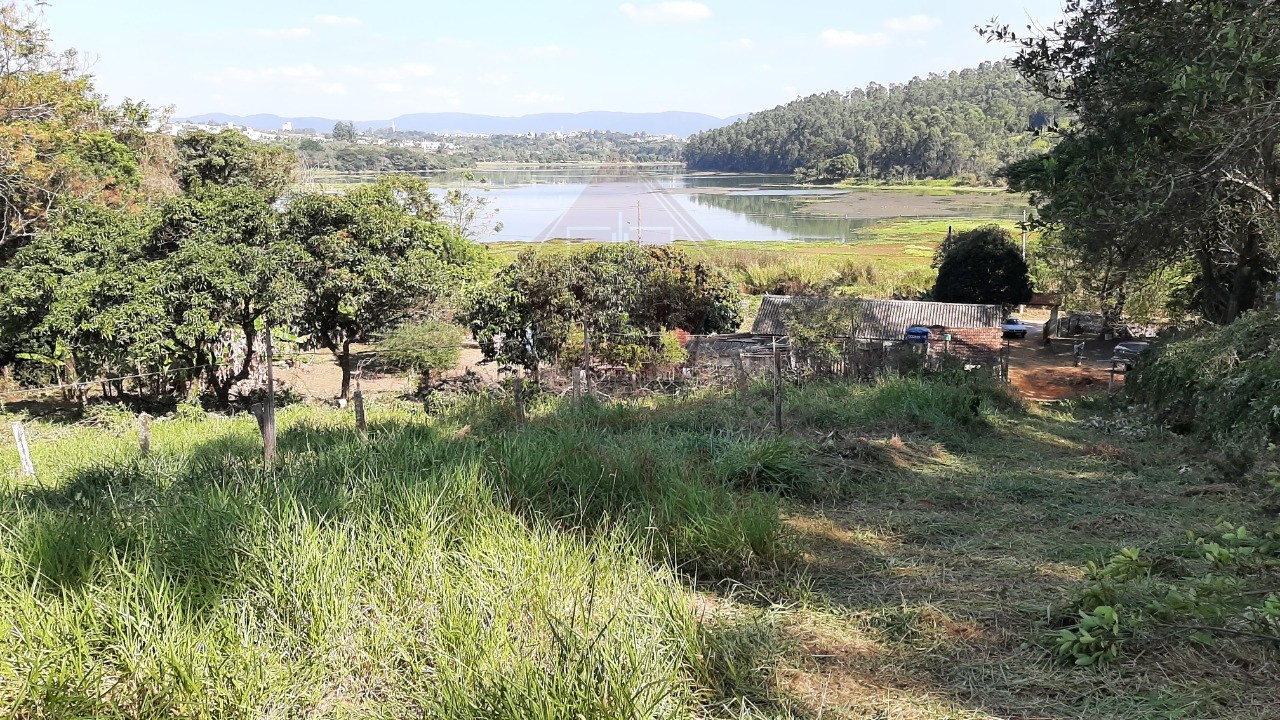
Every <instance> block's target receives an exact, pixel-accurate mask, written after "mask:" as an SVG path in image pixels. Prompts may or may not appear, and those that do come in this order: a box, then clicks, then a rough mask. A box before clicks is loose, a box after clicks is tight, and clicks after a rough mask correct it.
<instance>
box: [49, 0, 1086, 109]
mask: <svg viewBox="0 0 1280 720" xmlns="http://www.w3.org/2000/svg"><path fill="white" fill-rule="evenodd" d="M1060 7H1061V3H1060V0H963V1H957V0H916V1H914V2H913V1H911V0H900V1H898V2H868V1H866V0H791V1H790V2H778V0H671V1H666V2H646V1H645V0H635V1H634V2H617V1H616V0H451V1H449V2H439V1H435V0H417V1H414V0H369V1H367V2H352V1H351V0H344V1H342V2H330V1H329V0H315V1H312V2H293V1H290V0H274V1H271V0H216V1H213V0H203V1H200V2H189V1H184V0H178V1H175V0H52V2H51V4H50V5H49V6H48V7H47V8H46V9H45V11H44V12H45V18H46V22H47V24H48V26H49V28H50V30H51V32H52V34H53V39H54V43H55V44H56V45H57V46H58V47H59V48H60V49H66V48H75V49H76V50H78V51H79V52H80V53H82V55H83V60H84V62H85V64H86V66H87V68H88V71H89V72H90V73H91V74H92V75H94V77H95V79H96V86H97V88H98V90H99V91H100V92H103V93H105V94H106V95H108V96H109V97H110V98H111V99H112V100H113V101H119V100H122V99H123V98H125V97H129V98H132V99H135V100H139V99H140V100H145V101H147V102H149V103H150V104H152V105H155V106H172V107H173V108H174V110H175V114H176V115H177V116H184V115H194V114H199V113H206V112H226V113H231V114H234V115H247V114H252V113H274V114H277V115H284V116H319V117H327V118H332V119H350V120H380V119H389V118H392V117H396V116H398V115H403V114H408V113H418V112H472V113H482V114H489V115H506V116H516V115H525V114H529V113H537V112H582V111H588V110H615V111H626V112H658V111H664V110H685V111H694V112H704V113H708V114H711V115H715V116H717V117H727V116H730V115H736V114H739V113H745V112H753V111H757V110H762V109H765V108H770V107H774V106H776V105H780V104H782V103H786V102H789V101H791V100H794V99H795V98H797V97H802V96H805V95H810V94H813V93H817V92H824V91H827V90H848V89H850V88H853V87H860V86H864V85H866V84H867V83H869V82H879V83H882V84H889V83H894V82H905V81H907V80H910V79H911V78H912V77H914V76H917V75H927V74H928V73H930V72H945V71H948V70H959V69H962V68H965V67H971V66H973V65H976V64H978V63H980V62H982V61H984V60H996V59H999V58H1002V57H1005V56H1006V55H1007V54H1008V52H1009V50H1008V48H1007V47H1005V46H1001V45H995V44H988V43H987V42H986V41H985V40H983V39H982V38H980V37H979V36H978V34H977V33H976V32H975V31H974V29H973V28H974V26H975V25H985V24H986V23H987V22H989V21H990V20H991V19H992V18H999V20H1000V21H1001V22H1003V23H1008V24H1010V25H1013V26H1015V27H1019V28H1021V27H1024V26H1026V25H1027V24H1028V23H1030V22H1036V23H1045V22H1051V21H1053V20H1056V19H1058V18H1059V17H1060V16H1061V12H1060Z"/></svg>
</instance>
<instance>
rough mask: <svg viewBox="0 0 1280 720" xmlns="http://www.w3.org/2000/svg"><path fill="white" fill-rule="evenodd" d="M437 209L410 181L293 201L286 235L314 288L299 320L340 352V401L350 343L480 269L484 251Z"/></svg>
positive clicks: (346, 380)
mask: <svg viewBox="0 0 1280 720" xmlns="http://www.w3.org/2000/svg"><path fill="white" fill-rule="evenodd" d="M437 213H438V206H437V205H436V203H435V201H434V200H433V199H432V198H431V196H430V193H429V192H428V190H427V187H426V184H425V183H423V182H422V181H420V180H414V179H412V178H407V177H391V178H385V179H382V180H380V181H379V182H377V183H374V184H372V185H366V186H362V187H358V188H355V189H353V190H351V191H349V192H347V193H346V194H344V195H326V194H319V193H316V194H310V195H304V196H302V197H299V198H296V199H294V200H293V201H292V202H291V203H290V205H289V209H288V211H287V213H286V220H285V223H286V225H287V231H286V232H287V233H288V235H289V237H290V238H291V239H292V240H293V241H294V242H296V243H298V245H299V247H300V251H301V253H302V257H301V260H300V263H299V266H298V268H297V273H298V276H299V279H300V281H301V283H302V285H303V287H304V288H305V289H306V290H305V292H306V297H305V299H304V301H303V302H302V304H301V310H300V313H299V315H298V323H299V326H300V327H301V328H302V329H303V331H304V332H307V333H310V334H311V338H312V340H313V341H314V342H316V343H317V344H319V345H320V346H322V347H325V348H328V349H329V350H330V351H332V352H333V353H334V355H335V356H336V357H337V359H338V364H339V365H340V366H341V367H342V389H341V394H342V397H346V396H347V394H348V392H349V390H350V384H351V370H352V368H351V343H353V342H357V341H359V340H360V339H362V338H365V337H368V336H370V335H373V334H376V333H378V332H381V331H383V330H386V329H388V328H391V327H394V326H395V325H397V324H399V323H400V322H401V321H402V320H403V319H404V318H405V317H406V316H407V314H408V313H409V311H410V310H412V309H414V308H415V307H418V306H419V305H422V304H427V305H430V304H431V303H434V302H436V301H438V300H439V299H440V298H442V297H443V296H445V295H447V294H449V292H450V290H451V289H452V288H455V287H457V286H458V285H460V284H462V283H463V282H464V281H467V280H469V279H474V278H475V277H476V275H477V273H478V272H479V270H480V269H481V268H482V262H481V255H480V251H479V249H478V248H477V247H476V246H474V245H473V244H471V243H469V242H467V241H466V240H463V239H461V238H459V237H457V236H456V235H454V234H453V233H452V232H451V231H450V230H449V229H448V228H447V227H446V226H445V225H443V224H442V223H439V222H436V221H435V218H436V214H437Z"/></svg>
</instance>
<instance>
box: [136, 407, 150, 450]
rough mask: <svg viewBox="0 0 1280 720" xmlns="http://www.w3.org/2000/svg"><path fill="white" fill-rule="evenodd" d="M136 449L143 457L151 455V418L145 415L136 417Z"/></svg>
mask: <svg viewBox="0 0 1280 720" xmlns="http://www.w3.org/2000/svg"><path fill="white" fill-rule="evenodd" d="M138 449H139V450H141V451H142V454H143V455H150V454H151V416H150V415H148V414H146V413H142V414H141V415H139V416H138Z"/></svg>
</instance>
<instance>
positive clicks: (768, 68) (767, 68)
mask: <svg viewBox="0 0 1280 720" xmlns="http://www.w3.org/2000/svg"><path fill="white" fill-rule="evenodd" d="M760 72H773V66H772V65H770V64H769V63H764V64H763V65H761V66H760Z"/></svg>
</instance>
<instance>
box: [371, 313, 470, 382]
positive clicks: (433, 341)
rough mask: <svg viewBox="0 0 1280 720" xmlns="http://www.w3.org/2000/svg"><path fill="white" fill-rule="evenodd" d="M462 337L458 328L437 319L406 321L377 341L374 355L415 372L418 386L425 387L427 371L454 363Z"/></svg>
mask: <svg viewBox="0 0 1280 720" xmlns="http://www.w3.org/2000/svg"><path fill="white" fill-rule="evenodd" d="M465 337H466V335H465V332H464V331H463V329H462V328H460V327H457V326H456V325H450V324H449V323H446V322H443V321H440V320H423V321H419V322H410V323H406V324H404V325H401V326H400V327H398V328H396V329H395V330H393V331H391V332H390V333H389V334H388V335H387V336H386V337H384V338H383V339H382V340H381V341H380V342H379V343H378V355H379V356H381V357H382V358H383V359H384V360H386V361H387V362H388V363H390V364H391V365H394V366H396V367H398V368H401V369H403V370H410V371H412V372H415V373H417V374H418V377H419V381H418V382H419V388H420V389H426V388H427V384H428V382H429V381H430V379H431V373H433V372H443V371H445V370H452V369H453V368H454V367H456V366H457V364H458V359H459V358H460V357H461V356H462V341H463V338H465Z"/></svg>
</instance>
